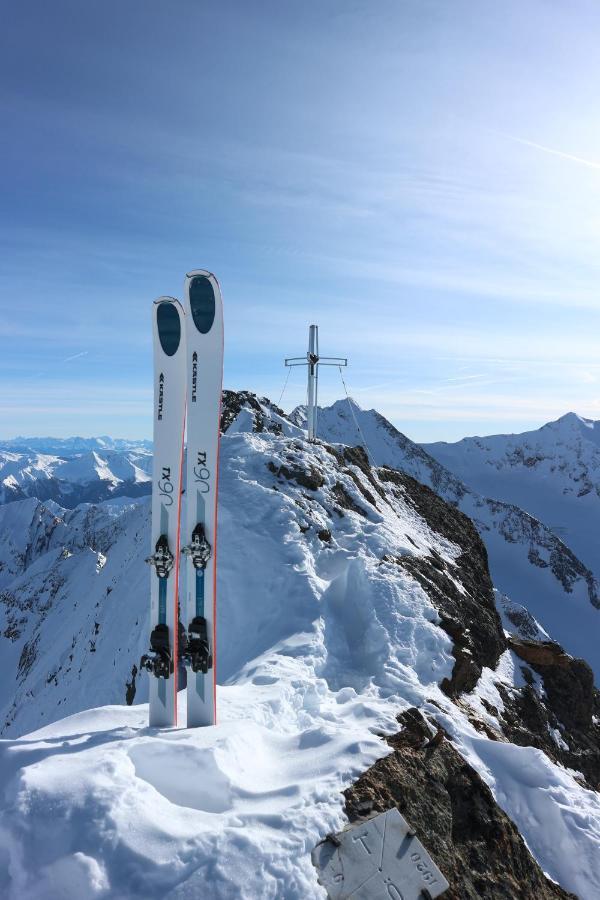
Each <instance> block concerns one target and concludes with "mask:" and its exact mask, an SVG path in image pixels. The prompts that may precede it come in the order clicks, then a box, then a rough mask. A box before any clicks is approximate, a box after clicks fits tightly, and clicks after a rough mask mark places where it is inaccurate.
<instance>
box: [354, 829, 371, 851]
mask: <svg viewBox="0 0 600 900" xmlns="http://www.w3.org/2000/svg"><path fill="white" fill-rule="evenodd" d="M366 837H369V832H368V831H365V833H364V834H355V835H353V836H352V840H353V842H354V843H356V841H360V842H361V844H362V845H363V847H364V848H365V850H366V851H367V853H368V854H369V855H371V851H370V850H369V848H368V847H367V843H366V841H365V838H366Z"/></svg>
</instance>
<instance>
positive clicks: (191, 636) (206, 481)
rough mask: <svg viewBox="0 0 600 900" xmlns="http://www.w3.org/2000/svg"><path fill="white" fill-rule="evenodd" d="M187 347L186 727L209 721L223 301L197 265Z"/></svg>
mask: <svg viewBox="0 0 600 900" xmlns="http://www.w3.org/2000/svg"><path fill="white" fill-rule="evenodd" d="M184 306H185V313H186V316H185V320H186V353H187V401H188V419H187V462H186V480H185V485H186V487H185V500H186V502H185V514H184V518H183V523H182V529H183V537H182V542H183V543H184V545H185V546H184V547H183V548H182V553H183V554H184V555H185V560H186V562H185V578H184V579H183V583H184V584H185V603H184V604H183V609H182V621H183V625H184V627H185V629H186V632H187V643H186V657H185V663H186V666H187V724H188V728H194V727H196V726H199V725H214V724H215V722H216V688H215V668H216V628H215V625H216V621H215V620H216V607H217V598H216V586H217V491H218V471H219V436H220V428H219V425H220V412H221V390H222V381H223V305H222V300H221V291H220V289H219V283H218V281H217V279H216V278H215V276H214V275H212V274H211V273H210V272H205V271H204V270H202V269H198V270H196V271H193V272H190V273H189V274H188V275H186V279H185V292H184Z"/></svg>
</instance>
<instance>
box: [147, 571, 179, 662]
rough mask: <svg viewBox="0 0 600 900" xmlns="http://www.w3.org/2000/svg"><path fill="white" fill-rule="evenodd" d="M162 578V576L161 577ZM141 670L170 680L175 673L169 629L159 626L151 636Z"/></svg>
mask: <svg viewBox="0 0 600 900" xmlns="http://www.w3.org/2000/svg"><path fill="white" fill-rule="evenodd" d="M159 577H160V576H159ZM140 669H146V671H147V672H150V674H151V675H155V676H156V678H168V677H169V676H170V675H171V673H172V672H173V660H172V658H171V647H170V646H169V628H168V626H167V625H157V626H156V627H155V628H154V630H153V631H152V634H151V635H150V652H149V653H144V655H143V656H142V658H141V660H140Z"/></svg>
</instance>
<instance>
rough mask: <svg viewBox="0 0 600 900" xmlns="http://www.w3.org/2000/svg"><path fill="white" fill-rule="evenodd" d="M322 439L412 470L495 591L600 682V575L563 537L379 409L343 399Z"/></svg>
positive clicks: (325, 416) (324, 417) (327, 413)
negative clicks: (483, 556)
mask: <svg viewBox="0 0 600 900" xmlns="http://www.w3.org/2000/svg"><path fill="white" fill-rule="evenodd" d="M303 416H304V411H303V409H302V408H299V409H298V410H295V411H294V412H293V413H292V415H291V416H290V418H291V419H292V420H293V421H294V422H302V420H303ZM319 435H320V436H321V437H322V438H323V439H324V440H328V441H341V442H343V443H345V444H355V443H362V442H364V443H365V445H366V447H367V448H368V452H369V455H370V458H371V460H372V462H374V463H375V464H377V465H387V466H392V467H394V468H398V469H401V470H403V471H405V472H408V473H409V474H410V475H412V476H413V477H414V478H416V479H417V480H418V481H420V482H422V483H423V484H427V485H429V486H430V487H432V488H433V490H435V491H436V493H438V494H439V495H440V496H441V497H443V498H444V499H445V500H447V501H448V502H449V503H452V504H454V505H456V506H458V508H459V509H461V510H462V511H463V512H464V513H466V514H467V515H468V516H469V517H470V518H471V519H472V520H473V522H474V523H475V525H476V527H477V529H478V530H479V533H480V535H481V537H482V539H483V541H484V543H485V545H486V549H487V552H488V557H489V565H490V572H491V574H492V578H493V580H494V584H495V585H496V587H497V588H498V589H499V590H500V591H501V592H502V593H504V594H506V595H508V596H509V597H511V598H512V600H514V601H515V602H517V603H519V604H520V605H522V606H524V607H525V608H526V609H528V610H529V611H530V612H531V613H532V614H533V615H534V616H535V618H536V619H537V620H538V621H539V622H541V624H542V625H543V627H544V628H545V629H546V630H547V632H548V633H549V634H550V635H551V636H552V637H553V639H555V640H557V641H559V642H560V643H561V644H563V646H565V647H566V648H567V649H568V651H569V652H570V653H573V654H574V655H575V656H582V657H583V658H584V659H586V660H587V661H588V662H589V663H590V665H591V666H592V667H593V669H594V672H595V674H596V678H597V679H600V642H599V641H598V637H597V636H598V632H599V628H600V588H599V585H598V579H599V578H600V571H598V572H596V571H594V570H592V568H591V567H589V566H587V565H585V564H584V563H583V562H582V561H581V559H580V558H579V556H578V555H577V554H576V553H575V552H574V551H573V547H571V546H570V544H569V542H568V541H567V540H566V539H565V540H563V539H561V537H560V536H559V535H557V534H556V533H555V531H554V530H553V529H552V528H551V527H549V526H548V524H547V523H546V522H545V521H543V520H540V519H538V518H537V517H535V516H534V515H531V514H530V512H532V511H531V510H528V511H525V510H524V509H523V508H521V507H520V506H519V505H516V504H515V503H514V502H507V501H506V500H502V499H500V500H498V499H496V498H497V497H498V494H497V493H494V492H493V491H490V492H489V493H488V494H481V493H479V492H478V491H477V490H476V489H474V488H472V487H470V486H469V485H468V483H467V482H466V481H462V480H461V479H460V477H459V474H458V473H456V474H455V473H454V472H452V471H450V469H449V468H446V466H444V465H443V464H442V462H440V461H438V460H437V459H434V457H433V456H431V455H430V454H429V453H428V452H427V451H426V450H425V449H424V448H423V447H421V446H419V445H418V444H415V443H414V442H413V441H411V440H410V439H409V438H407V437H406V436H405V435H403V434H402V433H401V432H399V431H398V430H397V429H396V428H394V426H393V425H391V424H390V423H389V422H388V421H387V420H386V419H385V418H384V417H383V416H381V415H380V414H379V413H378V412H376V410H362V409H361V408H360V407H359V406H358V405H357V404H356V403H354V402H353V401H351V402H350V403H349V402H348V401H347V400H339V401H337V403H334V404H333V405H332V406H330V407H328V408H326V409H322V410H320V411H319ZM490 497H493V498H494V499H490ZM598 510H599V513H600V501H599V507H598ZM599 524H600V521H599Z"/></svg>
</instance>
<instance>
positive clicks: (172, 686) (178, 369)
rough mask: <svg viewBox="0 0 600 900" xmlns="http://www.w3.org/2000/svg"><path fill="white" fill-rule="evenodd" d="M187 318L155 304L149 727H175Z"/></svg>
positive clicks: (144, 663) (172, 305)
mask: <svg viewBox="0 0 600 900" xmlns="http://www.w3.org/2000/svg"><path fill="white" fill-rule="evenodd" d="M184 322H185V316H184V312H183V308H182V306H181V304H180V303H179V301H178V300H174V299H173V298H171V297H160V298H159V299H158V300H155V302H154V306H153V338H154V461H153V470H152V541H151V550H152V553H151V555H150V556H149V557H148V559H147V560H146V562H148V563H149V564H150V565H151V566H152V568H153V570H154V571H153V573H152V575H151V589H150V628H151V633H150V648H149V650H148V652H147V653H145V654H144V656H142V659H141V661H140V668H141V669H145V670H146V671H147V672H148V673H149V678H150V725H151V726H155V727H168V726H170V725H176V724H177V661H178V640H177V636H178V577H179V523H180V511H181V478H182V468H183V430H184V426H185V326H184Z"/></svg>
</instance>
